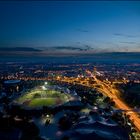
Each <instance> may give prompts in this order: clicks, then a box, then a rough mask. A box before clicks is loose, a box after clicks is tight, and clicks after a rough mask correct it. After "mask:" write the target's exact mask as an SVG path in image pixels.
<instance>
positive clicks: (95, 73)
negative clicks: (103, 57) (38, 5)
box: [0, 62, 140, 140]
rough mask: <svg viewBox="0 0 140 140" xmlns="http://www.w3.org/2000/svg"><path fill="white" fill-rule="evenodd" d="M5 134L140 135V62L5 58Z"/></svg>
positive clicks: (56, 139)
mask: <svg viewBox="0 0 140 140" xmlns="http://www.w3.org/2000/svg"><path fill="white" fill-rule="evenodd" d="M0 77H1V79H0V123H1V125H0V139H3V140H48V139H49V140H52V139H53V140H82V139H83V140H85V139H88V140H92V139H93V137H94V139H95V140H99V139H101V140H102V139H103V140H109V139H110V140H113V139H114V140H129V139H140V114H139V112H140V103H139V100H140V94H139V91H140V64H139V63H125V64H124V63H123V64H122V63H114V64H113V63H70V64H65V63H62V64H60V63H44V62H42V63H37V62H36V63H35V62H34V63H27V62H1V63H0Z"/></svg>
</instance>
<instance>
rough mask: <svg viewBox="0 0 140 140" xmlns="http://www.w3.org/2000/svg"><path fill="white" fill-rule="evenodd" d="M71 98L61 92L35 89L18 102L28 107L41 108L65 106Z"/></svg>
mask: <svg viewBox="0 0 140 140" xmlns="http://www.w3.org/2000/svg"><path fill="white" fill-rule="evenodd" d="M69 98H70V95H69V94H65V93H61V92H60V91H55V90H43V89H34V90H31V91H30V92H27V93H25V94H24V95H22V96H21V97H19V98H18V99H17V100H16V102H17V103H19V104H23V105H24V106H27V107H41V106H53V105H59V104H63V103H65V102H67V101H68V100H69Z"/></svg>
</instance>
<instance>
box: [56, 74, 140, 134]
mask: <svg viewBox="0 0 140 140" xmlns="http://www.w3.org/2000/svg"><path fill="white" fill-rule="evenodd" d="M57 80H59V81H62V82H67V83H71V84H73V83H76V84H80V85H83V86H88V87H91V88H96V89H97V90H98V91H99V92H102V93H103V94H104V95H106V96H108V97H110V98H111V99H112V100H113V101H114V102H115V105H116V107H117V108H119V109H121V110H131V111H128V112H126V115H129V116H130V120H131V121H132V122H133V123H134V125H135V127H136V129H137V130H138V131H139V132H140V118H139V117H138V114H137V113H136V112H133V109H132V108H130V107H129V106H128V105H127V104H126V103H124V102H123V101H122V100H121V99H120V98H119V97H118V96H117V95H118V94H120V93H119V91H118V90H117V89H114V88H113V87H112V86H111V84H107V83H105V82H102V81H100V80H98V79H97V78H96V77H94V81H95V83H96V84H88V82H87V81H86V80H84V82H83V81H80V80H79V79H78V78H68V77H65V78H63V79H57ZM95 85H100V86H99V87H97V86H96V87H95Z"/></svg>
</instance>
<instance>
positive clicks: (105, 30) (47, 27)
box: [0, 1, 140, 52]
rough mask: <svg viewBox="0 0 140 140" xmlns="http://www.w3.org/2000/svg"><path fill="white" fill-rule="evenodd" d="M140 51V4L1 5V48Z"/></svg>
mask: <svg viewBox="0 0 140 140" xmlns="http://www.w3.org/2000/svg"><path fill="white" fill-rule="evenodd" d="M54 46H65V47H68V46H71V47H83V46H89V47H90V48H94V49H96V50H99V51H111V52H112V51H122V52H125V51H126V52H140V2H139V1H136V2H132V1H126V2H125V1H120V2H119V1H118V2H113V1H109V2H103V1H99V2H97V1H88V2H86V1H83V2H82V1H81V2H80V1H76V2H74V1H73V2H72V1H71V2H64V1H63V2H55V1H53V2H47V1H41V2H39V1H38V2H37V1H36V2H35V1H30V2H27V1H24V2H0V47H11V48H12V47H33V48H38V49H46V48H48V47H54Z"/></svg>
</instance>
